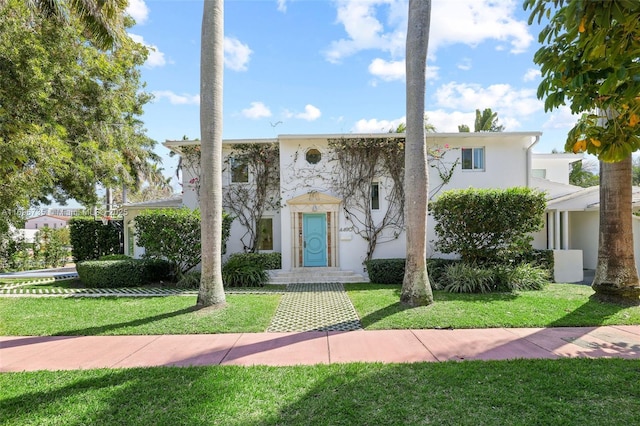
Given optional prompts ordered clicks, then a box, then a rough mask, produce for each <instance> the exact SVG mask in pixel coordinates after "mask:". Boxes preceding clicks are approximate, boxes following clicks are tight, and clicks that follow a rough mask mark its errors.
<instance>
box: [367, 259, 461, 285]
mask: <svg viewBox="0 0 640 426" xmlns="http://www.w3.org/2000/svg"><path fill="white" fill-rule="evenodd" d="M456 262H459V260H456V259H427V271H428V273H429V281H430V283H431V287H432V288H433V289H434V290H437V289H440V288H441V287H442V286H441V284H440V282H441V280H442V279H441V277H442V274H443V273H444V269H445V267H446V266H447V265H450V264H452V263H456ZM405 263H406V259H399V258H398V259H371V260H368V261H367V262H365V265H366V267H367V272H368V273H369V281H371V282H372V283H376V284H402V281H403V280H404V265H405Z"/></svg>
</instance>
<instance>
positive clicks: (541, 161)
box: [531, 154, 582, 185]
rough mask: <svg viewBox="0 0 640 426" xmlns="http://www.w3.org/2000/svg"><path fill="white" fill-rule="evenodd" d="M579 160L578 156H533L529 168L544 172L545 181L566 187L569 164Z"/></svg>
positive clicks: (580, 156) (579, 156) (569, 169)
mask: <svg viewBox="0 0 640 426" xmlns="http://www.w3.org/2000/svg"><path fill="white" fill-rule="evenodd" d="M581 159H582V155H578V154H533V157H532V161H531V168H532V169H542V170H545V171H546V173H545V177H544V178H545V179H547V180H550V181H552V182H558V183H563V184H565V185H568V184H569V172H570V171H571V163H574V162H576V161H579V160H581Z"/></svg>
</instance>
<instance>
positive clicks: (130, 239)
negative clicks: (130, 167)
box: [122, 195, 183, 258]
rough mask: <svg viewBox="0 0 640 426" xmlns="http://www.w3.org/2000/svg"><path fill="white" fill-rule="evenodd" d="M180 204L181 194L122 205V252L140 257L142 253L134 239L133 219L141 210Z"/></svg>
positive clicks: (142, 249)
mask: <svg viewBox="0 0 640 426" xmlns="http://www.w3.org/2000/svg"><path fill="white" fill-rule="evenodd" d="M182 206H183V204H182V196H181V195H174V196H172V197H169V198H165V199H162V200H154V201H145V202H141V203H131V204H125V205H124V206H122V207H123V210H124V215H123V217H124V254H126V255H127V256H131V257H135V258H139V257H142V255H143V254H144V248H142V247H139V246H138V245H137V244H136V240H135V219H136V217H137V216H138V215H139V214H140V213H141V212H142V211H143V210H158V209H175V208H180V207H182Z"/></svg>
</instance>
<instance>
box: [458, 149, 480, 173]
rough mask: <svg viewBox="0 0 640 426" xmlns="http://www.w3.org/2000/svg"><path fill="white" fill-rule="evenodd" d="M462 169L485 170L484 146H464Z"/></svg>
mask: <svg viewBox="0 0 640 426" xmlns="http://www.w3.org/2000/svg"><path fill="white" fill-rule="evenodd" d="M462 170H478V171H484V148H462Z"/></svg>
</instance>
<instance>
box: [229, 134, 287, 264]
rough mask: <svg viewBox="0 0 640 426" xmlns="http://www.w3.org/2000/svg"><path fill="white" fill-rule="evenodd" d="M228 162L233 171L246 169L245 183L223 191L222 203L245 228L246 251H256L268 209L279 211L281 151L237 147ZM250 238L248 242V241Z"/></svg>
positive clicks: (255, 146)
mask: <svg viewBox="0 0 640 426" xmlns="http://www.w3.org/2000/svg"><path fill="white" fill-rule="evenodd" d="M231 149H232V153H231V154H230V155H229V156H228V157H227V158H226V159H225V165H226V167H227V168H228V169H229V171H230V172H231V173H230V174H233V173H234V170H233V168H234V167H237V166H239V165H240V166H241V167H246V172H247V173H248V176H247V179H246V180H247V181H246V182H237V183H234V182H230V183H229V185H226V186H225V188H224V190H223V191H224V192H223V197H222V204H223V206H224V208H225V210H226V211H228V212H231V213H232V214H233V215H234V216H235V217H236V219H237V220H238V222H240V224H241V225H242V226H243V227H244V229H245V233H244V235H243V236H242V237H241V238H240V241H241V242H242V244H243V245H244V249H245V251H249V252H255V251H257V250H258V244H259V241H260V238H261V235H260V234H261V232H262V231H261V227H260V226H258V224H259V223H260V220H261V219H262V217H263V215H264V213H265V212H266V211H267V210H279V209H280V149H279V147H278V144H277V143H250V144H234V145H232V146H231ZM247 238H248V240H246V239H247Z"/></svg>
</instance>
